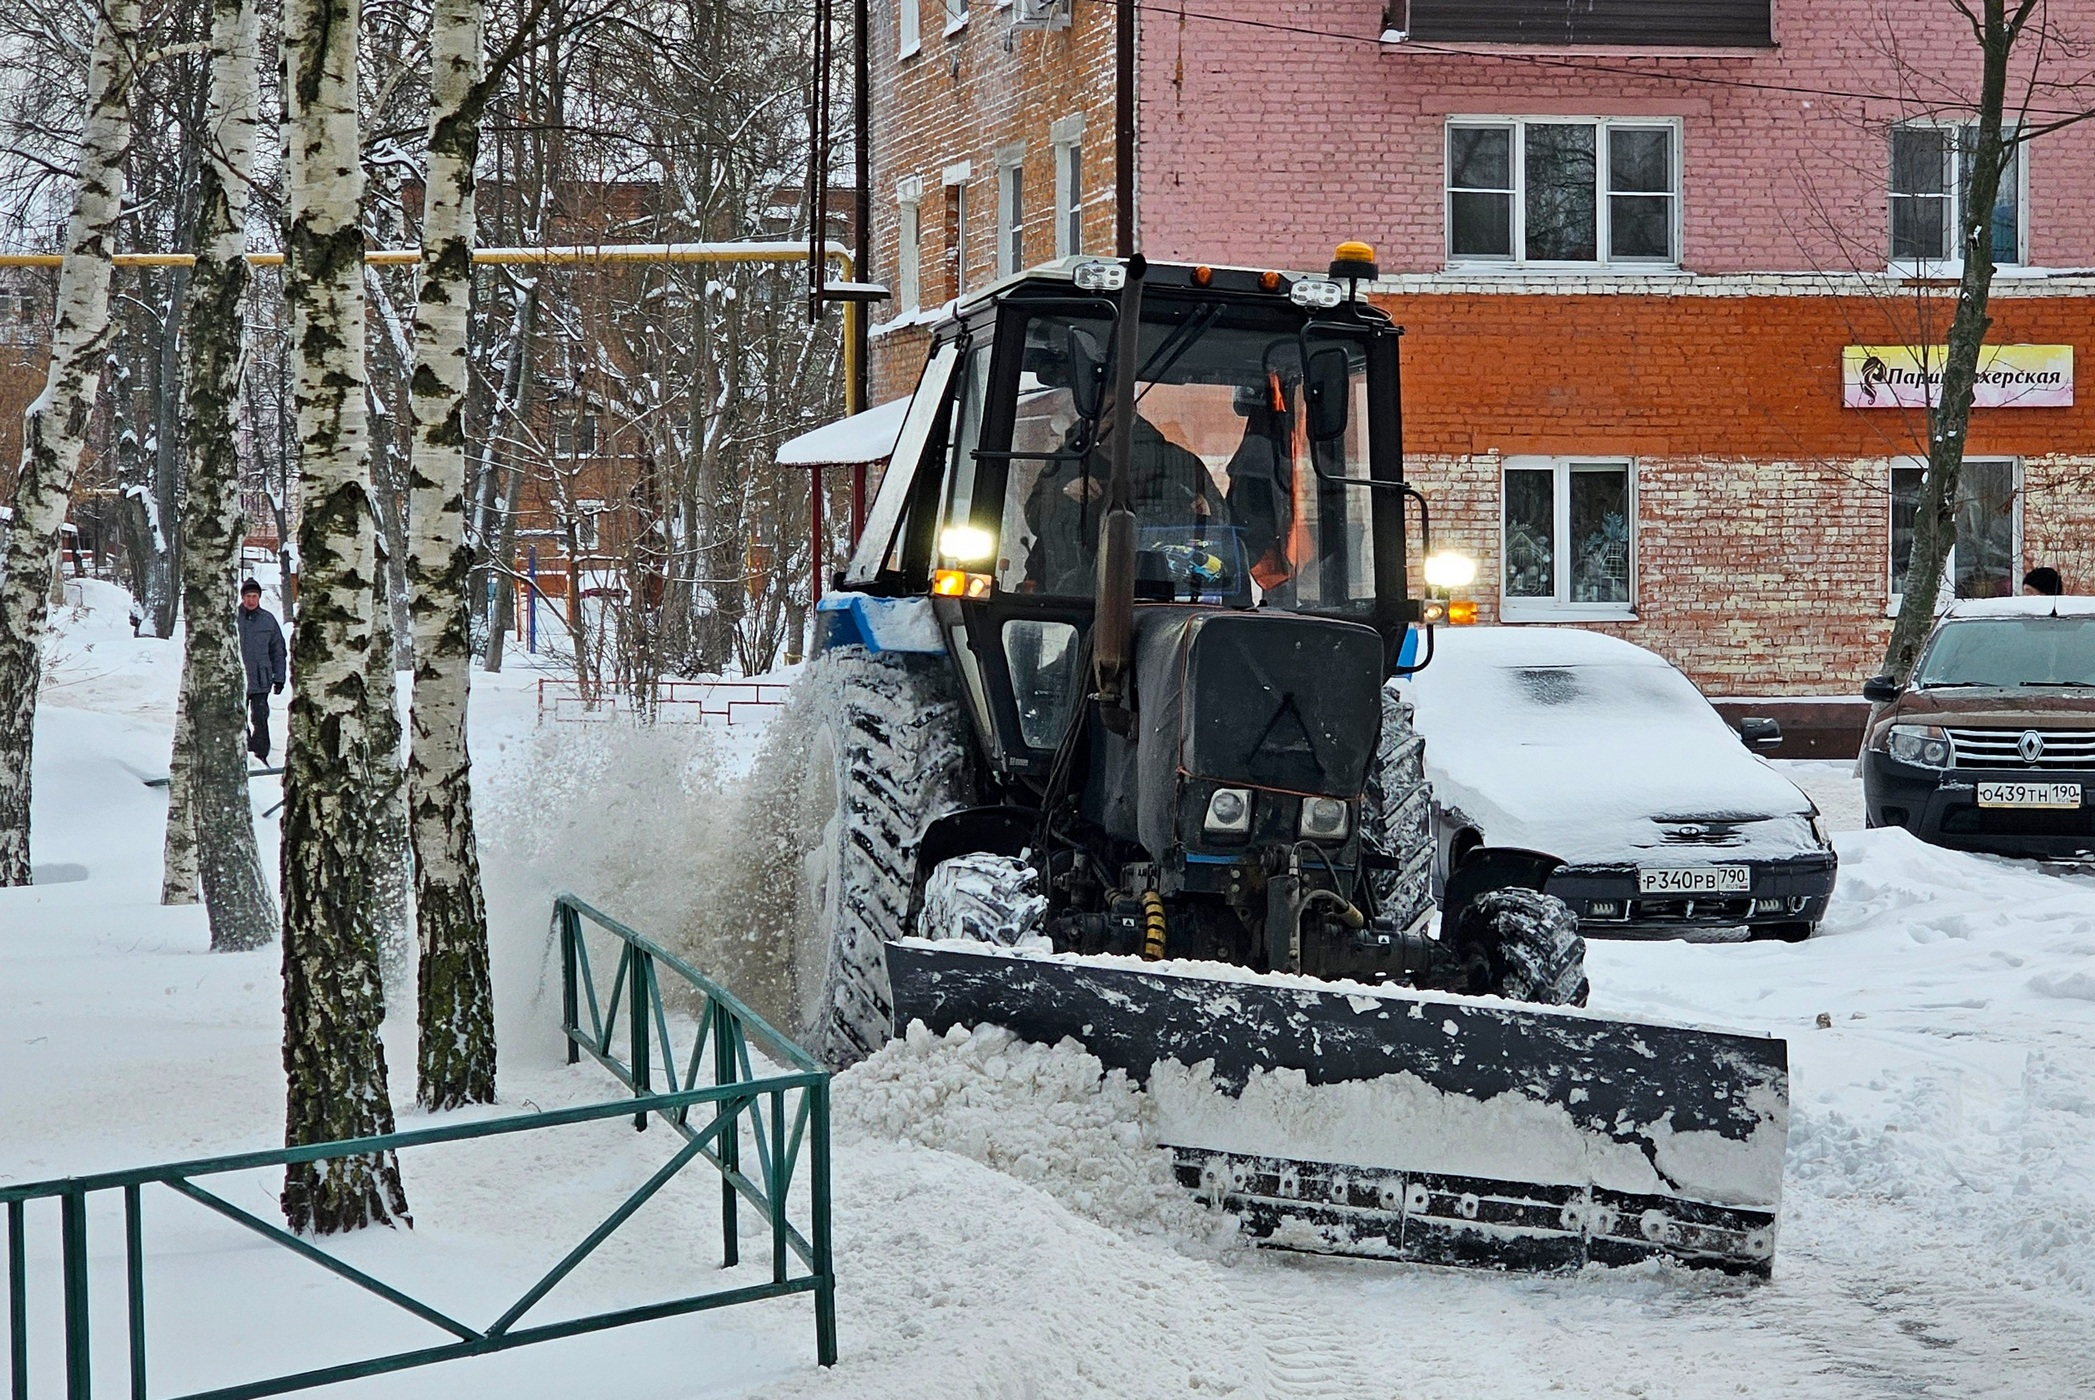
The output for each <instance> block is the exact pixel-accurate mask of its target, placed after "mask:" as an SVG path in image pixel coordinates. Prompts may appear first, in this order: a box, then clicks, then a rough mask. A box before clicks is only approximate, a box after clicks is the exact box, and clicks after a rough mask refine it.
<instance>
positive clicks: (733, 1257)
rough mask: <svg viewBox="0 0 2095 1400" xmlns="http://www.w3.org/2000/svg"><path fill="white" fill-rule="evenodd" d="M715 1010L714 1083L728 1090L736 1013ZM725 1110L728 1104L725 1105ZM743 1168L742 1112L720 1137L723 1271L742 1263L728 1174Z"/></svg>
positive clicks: (732, 1072) (718, 1007)
mask: <svg viewBox="0 0 2095 1400" xmlns="http://www.w3.org/2000/svg"><path fill="white" fill-rule="evenodd" d="M712 1006H713V1082H714V1083H715V1084H716V1085H720V1086H722V1087H725V1086H727V1085H729V1084H733V1083H734V1082H735V1026H734V1019H735V1018H734V1013H733V1012H731V1011H729V1010H728V1009H727V1008H726V1007H725V1006H722V1005H721V1004H720V1003H719V1002H717V1001H716V1002H714V1003H712ZM721 1107H722V1108H726V1107H727V1104H726V1103H725V1102H723V1103H722V1104H721ZM741 1167H742V1110H741V1109H739V1108H737V1109H736V1110H735V1115H734V1119H733V1121H731V1122H730V1123H729V1124H728V1125H727V1129H726V1131H724V1132H723V1133H721V1135H720V1267H721V1268H723V1269H732V1268H734V1267H735V1265H737V1264H739V1263H741V1262H742V1243H741V1240H740V1239H739V1238H738V1237H737V1232H738V1231H739V1230H740V1228H741V1226H740V1223H739V1222H738V1221H737V1219H736V1215H735V1185H734V1183H733V1182H731V1181H729V1180H728V1173H729V1172H734V1171H739V1170H741Z"/></svg>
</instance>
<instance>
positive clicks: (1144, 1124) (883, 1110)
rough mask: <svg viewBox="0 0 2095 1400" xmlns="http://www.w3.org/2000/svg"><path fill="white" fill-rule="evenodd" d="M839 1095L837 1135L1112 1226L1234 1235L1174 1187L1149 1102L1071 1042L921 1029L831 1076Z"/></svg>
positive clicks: (1209, 1237) (1214, 1238)
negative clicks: (918, 1154)
mask: <svg viewBox="0 0 2095 1400" xmlns="http://www.w3.org/2000/svg"><path fill="white" fill-rule="evenodd" d="M835 1094H836V1110H835V1122H836V1124H837V1128H838V1131H839V1134H840V1135H841V1136H845V1137H857V1138H861V1139H873V1140H884V1141H888V1142H894V1143H898V1144H901V1145H903V1146H905V1147H909V1146H916V1147H929V1148H934V1149H936V1150H938V1151H942V1152H955V1153H958V1154H960V1155H961V1156H963V1157H969V1158H972V1159H973V1160H975V1161H977V1162H980V1163H982V1164H983V1165H984V1166H987V1167H992V1168H994V1169H996V1170H997V1171H1000V1172H1003V1173H1005V1174H1007V1175H1009V1176H1011V1177H1014V1178H1016V1179H1017V1180H1019V1181H1022V1182H1025V1183H1026V1184H1028V1185H1030V1186H1034V1187H1037V1188H1038V1189H1040V1190H1042V1191H1045V1192H1047V1193H1048V1194H1050V1195H1052V1196H1054V1197H1055V1198H1056V1199H1057V1200H1059V1201H1061V1202H1062V1204H1063V1205H1065V1206H1067V1207H1068V1208H1069V1209H1070V1210H1072V1211H1074V1212H1075V1213H1077V1214H1078V1215H1081V1216H1083V1217H1085V1218H1086V1219H1089V1220H1093V1221H1096V1222H1097V1223H1099V1224H1101V1225H1104V1226H1106V1227H1108V1228H1109V1229H1113V1230H1116V1231H1121V1232H1125V1233H1132V1234H1147V1233H1156V1232H1159V1231H1162V1232H1165V1233H1168V1234H1171V1235H1173V1236H1175V1237H1177V1238H1180V1239H1183V1240H1185V1241H1188V1242H1198V1241H1201V1240H1203V1239H1204V1240H1206V1241H1208V1242H1209V1243H1210V1244H1211V1245H1220V1244H1221V1242H1222V1241H1224V1240H1226V1239H1227V1238H1228V1237H1229V1236H1230V1234H1231V1233H1232V1232H1233V1229H1234V1226H1233V1225H1232V1224H1231V1223H1230V1222H1229V1220H1228V1219H1227V1218H1226V1217H1222V1216H1219V1215H1215V1214H1213V1213H1211V1212H1208V1211H1206V1210H1205V1209H1203V1208H1202V1207H1200V1206H1198V1205H1196V1204H1194V1203H1193V1202H1192V1201H1191V1199H1190V1198H1189V1197H1188V1196H1187V1194H1186V1191H1185V1188H1183V1187H1181V1186H1179V1185H1178V1184H1177V1182H1176V1181H1175V1180H1174V1179H1173V1177H1172V1174H1171V1154H1170V1153H1169V1152H1167V1151H1164V1150H1162V1149H1161V1148H1160V1147H1159V1145H1158V1142H1159V1139H1158V1137H1157V1133H1156V1128H1155V1117H1154V1101H1153V1100H1152V1099H1150V1098H1149V1097H1147V1096H1145V1095H1144V1094H1143V1093H1142V1092H1141V1090H1140V1089H1139V1088H1138V1087H1137V1086H1135V1085H1134V1084H1132V1083H1130V1082H1129V1080H1128V1077H1127V1075H1126V1073H1125V1072H1123V1071H1121V1070H1117V1069H1116V1070H1113V1071H1112V1072H1110V1073H1107V1072H1105V1071H1104V1070H1103V1069H1102V1067H1101V1066H1100V1064H1099V1062H1098V1059H1097V1057H1095V1056H1093V1055H1090V1054H1088V1053H1086V1052H1085V1051H1084V1050H1083V1049H1082V1047H1080V1046H1078V1045H1077V1044H1076V1043H1075V1042H1074V1041H1064V1042H1063V1043H1062V1044H1060V1045H1057V1046H1052V1047H1050V1046H1045V1045H1034V1044H1031V1043H1029V1042H1027V1041H1023V1040H1019V1039H1017V1038H1016V1037H1014V1036H1013V1035H1012V1034H1011V1033H1010V1032H1009V1031H1006V1030H1004V1029H1002V1028H1001V1027H997V1026H984V1027H981V1028H978V1029H974V1030H969V1029H966V1028H963V1027H958V1026H956V1027H954V1028H953V1029H952V1030H950V1031H948V1032H946V1034H945V1035H943V1036H938V1035H934V1034H932V1033H931V1032H930V1031H929V1030H927V1029H925V1027H924V1024H923V1022H921V1021H919V1022H916V1023H915V1024H913V1025H911V1026H910V1028H909V1033H908V1034H907V1035H906V1036H904V1037H903V1038H901V1039H899V1040H894V1041H890V1042H889V1043H888V1045H887V1046H886V1047H885V1048H883V1049H882V1050H880V1051H879V1052H878V1053H876V1054H874V1055H873V1056H872V1057H871V1058H869V1059H867V1060H865V1061H863V1062H862V1063H860V1064H858V1065H857V1066H855V1067H853V1068H852V1069H849V1070H846V1071H845V1072H844V1073H842V1074H841V1075H839V1076H837V1079H836V1081H835Z"/></svg>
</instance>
